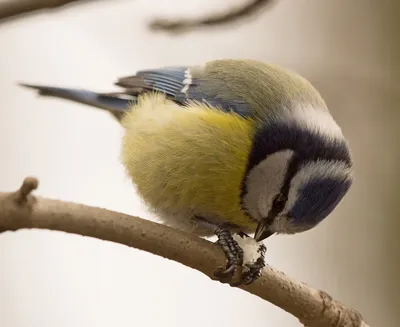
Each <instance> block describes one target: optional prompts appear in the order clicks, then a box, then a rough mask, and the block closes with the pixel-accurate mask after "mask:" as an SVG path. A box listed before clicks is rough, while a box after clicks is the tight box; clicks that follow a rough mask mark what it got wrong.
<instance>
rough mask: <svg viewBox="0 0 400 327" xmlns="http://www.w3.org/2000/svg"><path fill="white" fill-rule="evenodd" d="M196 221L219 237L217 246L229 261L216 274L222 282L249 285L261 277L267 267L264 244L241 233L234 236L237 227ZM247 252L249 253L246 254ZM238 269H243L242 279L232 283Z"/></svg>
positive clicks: (203, 219)
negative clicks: (233, 231) (233, 232)
mask: <svg viewBox="0 0 400 327" xmlns="http://www.w3.org/2000/svg"><path fill="white" fill-rule="evenodd" d="M195 219H196V221H197V222H198V223H199V224H201V225H202V226H204V227H208V228H212V230H213V232H214V234H215V235H216V236H217V237H218V240H217V244H218V245H220V246H221V248H222V250H223V251H224V253H225V256H226V258H227V260H228V262H227V264H226V267H225V268H218V269H217V270H216V271H215V272H214V276H215V277H217V278H218V279H219V281H220V282H222V283H229V284H230V285H231V286H239V285H243V284H246V285H248V284H251V283H253V282H254V281H255V280H256V279H257V278H258V277H260V275H261V271H262V269H263V268H264V266H265V259H264V257H265V253H266V250H267V248H266V247H265V245H264V244H263V243H257V242H256V241H255V240H254V239H253V238H251V237H250V236H248V235H247V234H245V233H243V232H241V231H239V232H237V233H236V234H235V235H232V232H231V231H232V229H237V226H233V225H230V224H223V225H216V224H214V223H211V222H210V221H208V220H206V219H205V218H203V217H195ZM241 244H243V245H241ZM246 250H247V251H249V253H245V251H246ZM247 256H250V257H251V258H254V257H255V256H256V259H255V260H254V259H253V260H252V259H251V260H245V259H247V258H246V257H247ZM243 264H244V266H243ZM238 268H243V270H241V271H240V278H239V280H238V281H235V282H232V279H233V277H234V275H235V273H236V271H237V269H238Z"/></svg>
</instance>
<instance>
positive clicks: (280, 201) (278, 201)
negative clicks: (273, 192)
mask: <svg viewBox="0 0 400 327" xmlns="http://www.w3.org/2000/svg"><path fill="white" fill-rule="evenodd" d="M286 201H287V197H286V196H285V195H283V194H282V193H280V194H278V195H277V196H276V197H275V199H274V202H273V207H274V210H276V211H277V212H280V211H282V210H283V208H284V207H285V203H286Z"/></svg>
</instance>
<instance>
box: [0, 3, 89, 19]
mask: <svg viewBox="0 0 400 327" xmlns="http://www.w3.org/2000/svg"><path fill="white" fill-rule="evenodd" d="M87 1H88V0H85V1H84V0H0V23H2V22H4V21H6V20H10V19H13V18H17V17H19V16H21V15H25V14H29V13H33V12H35V11H39V10H44V9H55V8H59V7H62V6H64V5H67V4H72V3H77V2H87Z"/></svg>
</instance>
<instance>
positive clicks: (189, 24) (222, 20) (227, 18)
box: [149, 0, 274, 34]
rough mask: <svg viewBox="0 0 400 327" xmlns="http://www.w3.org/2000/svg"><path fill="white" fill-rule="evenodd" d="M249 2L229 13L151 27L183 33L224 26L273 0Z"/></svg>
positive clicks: (154, 23)
mask: <svg viewBox="0 0 400 327" xmlns="http://www.w3.org/2000/svg"><path fill="white" fill-rule="evenodd" d="M247 1H248V2H247V3H246V4H244V5H242V6H240V7H232V8H230V9H229V10H228V11H227V12H223V13H218V14H214V15H209V16H206V17H202V18H194V19H177V20H169V19H163V18H160V19H155V20H153V21H152V22H151V23H150V24H149V27H150V29H152V30H155V31H159V30H161V31H166V32H170V33H176V34H177V33H182V32H185V31H188V30H191V29H194V28H200V27H212V26H216V25H224V24H228V23H234V22H237V20H238V19H243V18H245V17H250V16H252V15H254V14H255V13H257V12H258V11H260V10H261V9H262V8H265V7H266V6H267V5H270V4H272V3H273V2H274V1H273V0H250V1H249V0H247Z"/></svg>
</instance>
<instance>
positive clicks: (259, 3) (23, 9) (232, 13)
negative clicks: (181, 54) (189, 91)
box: [0, 0, 274, 34]
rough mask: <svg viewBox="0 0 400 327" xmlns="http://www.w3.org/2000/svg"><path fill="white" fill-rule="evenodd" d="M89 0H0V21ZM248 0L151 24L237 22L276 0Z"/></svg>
mask: <svg viewBox="0 0 400 327" xmlns="http://www.w3.org/2000/svg"><path fill="white" fill-rule="evenodd" d="M88 1H89V0H0V23H3V22H5V21H7V20H10V19H14V18H18V17H21V16H23V15H26V14H31V13H34V12H37V11H41V10H48V9H56V8H60V7H63V6H65V5H67V4H72V3H74V4H78V3H83V2H88ZM247 1H248V2H247V3H245V4H244V5H242V6H239V7H232V8H230V9H229V10H228V11H227V12H223V13H218V14H214V15H209V16H206V17H202V18H194V19H177V20H170V19H163V18H159V19H154V20H153V21H152V22H150V24H149V28H150V29H151V30H153V31H166V32H169V33H174V34H178V33H183V32H187V31H189V30H192V29H194V28H201V27H212V26H218V25H225V24H229V23H235V22H237V20H242V19H244V18H246V17H251V16H253V15H255V14H256V13H257V12H259V11H260V10H261V9H263V8H265V7H266V6H267V5H270V4H272V3H274V0H247Z"/></svg>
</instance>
